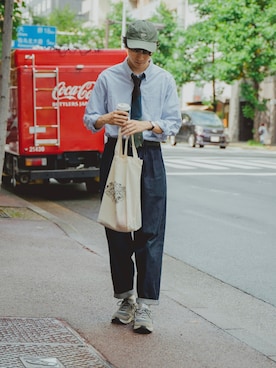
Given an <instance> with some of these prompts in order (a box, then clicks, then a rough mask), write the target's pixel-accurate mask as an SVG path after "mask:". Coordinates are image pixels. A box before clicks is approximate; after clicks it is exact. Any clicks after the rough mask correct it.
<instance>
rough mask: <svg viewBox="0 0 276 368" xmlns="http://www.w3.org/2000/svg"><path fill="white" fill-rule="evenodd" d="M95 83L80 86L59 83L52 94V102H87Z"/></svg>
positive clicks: (89, 82) (90, 82)
mask: <svg viewBox="0 0 276 368" xmlns="http://www.w3.org/2000/svg"><path fill="white" fill-rule="evenodd" d="M94 84H95V82H92V81H88V82H85V83H83V84H82V85H81V86H70V85H66V82H60V83H59V84H58V85H57V86H56V87H55V88H54V89H53V92H52V98H53V100H56V101H57V100H59V101H61V100H79V101H81V100H87V101H88V99H89V97H90V94H91V91H92V88H93V86H94Z"/></svg>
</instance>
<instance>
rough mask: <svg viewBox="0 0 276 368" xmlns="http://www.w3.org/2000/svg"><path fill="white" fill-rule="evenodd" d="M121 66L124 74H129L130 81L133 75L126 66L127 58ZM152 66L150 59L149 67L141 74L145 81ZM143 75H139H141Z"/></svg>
mask: <svg viewBox="0 0 276 368" xmlns="http://www.w3.org/2000/svg"><path fill="white" fill-rule="evenodd" d="M123 66H124V69H125V71H126V73H127V74H129V79H131V74H132V73H133V71H132V70H131V69H130V67H129V65H128V62H127V58H126V59H125V60H124V62H123ZM152 66H153V61H152V59H150V62H149V66H148V67H147V69H146V70H145V71H144V72H143V73H144V74H145V79H147V75H148V73H150V70H151V69H152ZM143 73H141V74H143ZM131 80H132V79H131Z"/></svg>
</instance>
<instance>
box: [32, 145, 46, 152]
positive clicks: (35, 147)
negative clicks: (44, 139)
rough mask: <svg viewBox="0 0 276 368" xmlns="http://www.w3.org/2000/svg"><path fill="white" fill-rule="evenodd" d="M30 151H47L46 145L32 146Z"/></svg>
mask: <svg viewBox="0 0 276 368" xmlns="http://www.w3.org/2000/svg"><path fill="white" fill-rule="evenodd" d="M28 151H29V152H45V147H44V146H30V147H29V149H28Z"/></svg>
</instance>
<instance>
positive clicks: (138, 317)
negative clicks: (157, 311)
mask: <svg viewBox="0 0 276 368" xmlns="http://www.w3.org/2000/svg"><path fill="white" fill-rule="evenodd" d="M133 329H134V332H137V333H140V334H149V333H151V332H152V331H153V321H152V315H151V310H150V309H149V308H148V307H147V306H146V307H144V306H140V307H138V308H137V309H136V312H135V317H134V326H133Z"/></svg>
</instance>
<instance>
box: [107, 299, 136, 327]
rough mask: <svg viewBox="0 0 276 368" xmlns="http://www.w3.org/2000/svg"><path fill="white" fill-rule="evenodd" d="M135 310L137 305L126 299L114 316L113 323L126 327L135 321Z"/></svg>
mask: <svg viewBox="0 0 276 368" xmlns="http://www.w3.org/2000/svg"><path fill="white" fill-rule="evenodd" d="M135 310H136V303H134V302H132V301H130V300H129V299H124V300H122V301H121V302H120V307H119V309H118V310H117V312H115V313H114V314H113V316H112V320H111V322H112V323H118V324H121V323H122V324H124V325H126V324H128V323H130V322H131V321H133V319H134V314H135Z"/></svg>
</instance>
